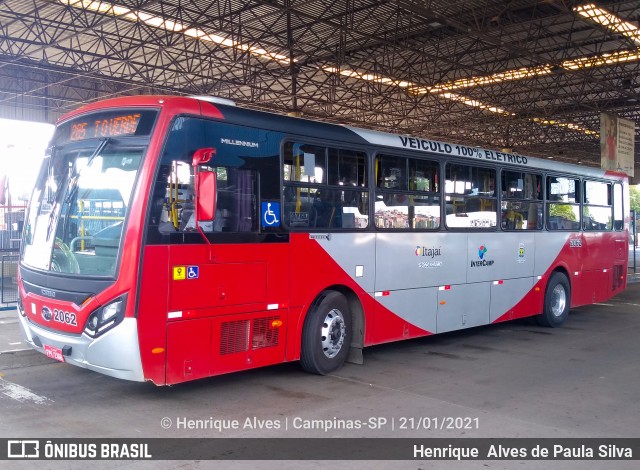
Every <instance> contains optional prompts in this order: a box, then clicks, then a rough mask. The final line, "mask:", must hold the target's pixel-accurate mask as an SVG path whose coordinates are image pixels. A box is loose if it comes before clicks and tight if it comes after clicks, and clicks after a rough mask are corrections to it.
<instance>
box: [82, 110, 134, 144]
mask: <svg viewBox="0 0 640 470" xmlns="http://www.w3.org/2000/svg"><path fill="white" fill-rule="evenodd" d="M141 116H142V115H141V114H140V113H127V114H119V115H116V116H100V115H99V116H96V117H95V118H93V119H85V120H81V121H76V122H74V123H73V124H71V135H70V139H69V140H71V141H75V140H84V139H90V138H92V137H117V136H121V135H134V134H135V133H136V129H137V128H138V124H140V118H141Z"/></svg>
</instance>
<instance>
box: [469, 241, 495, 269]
mask: <svg viewBox="0 0 640 470" xmlns="http://www.w3.org/2000/svg"><path fill="white" fill-rule="evenodd" d="M486 254H487V247H486V246H485V245H480V248H478V258H480V261H472V262H471V267H472V268H479V267H483V266H491V265H492V264H493V263H494V260H492V259H491V260H489V259H486V258H485V257H484V256H485V255H486Z"/></svg>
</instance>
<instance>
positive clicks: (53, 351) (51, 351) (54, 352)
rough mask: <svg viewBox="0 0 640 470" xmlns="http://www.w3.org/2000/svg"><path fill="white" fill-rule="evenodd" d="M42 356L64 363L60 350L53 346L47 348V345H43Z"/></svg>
mask: <svg viewBox="0 0 640 470" xmlns="http://www.w3.org/2000/svg"><path fill="white" fill-rule="evenodd" d="M44 354H45V356H47V357H49V358H51V359H55V360H56V361H60V362H64V356H63V355H62V349H60V348H56V347H54V346H49V345H48V344H45V345H44Z"/></svg>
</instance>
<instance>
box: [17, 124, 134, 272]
mask: <svg viewBox="0 0 640 470" xmlns="http://www.w3.org/2000/svg"><path fill="white" fill-rule="evenodd" d="M143 153H144V147H141V146H135V147H134V146H126V147H125V146H122V145H116V144H115V141H113V140H112V139H111V138H109V137H103V138H92V139H87V140H84V141H82V142H77V143H71V144H68V145H64V146H62V147H60V148H56V147H53V149H52V151H51V154H50V155H48V156H47V157H45V159H44V161H43V165H42V168H41V171H40V174H39V176H38V180H37V182H36V186H35V189H34V192H33V194H32V195H31V202H30V206H29V211H28V215H27V220H26V224H25V228H24V232H23V241H22V246H23V248H22V255H21V260H22V263H23V264H24V265H25V266H28V267H31V268H34V269H38V270H45V271H54V272H59V273H65V274H76V275H82V276H87V275H88V276H110V277H113V276H114V275H115V270H116V265H117V260H118V254H119V252H120V247H121V243H122V229H123V225H124V221H125V219H126V216H127V210H128V208H129V203H130V200H131V193H132V191H133V186H134V183H135V180H136V176H137V174H138V170H139V168H140V163H141V161H142V156H143Z"/></svg>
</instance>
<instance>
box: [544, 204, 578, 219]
mask: <svg viewBox="0 0 640 470" xmlns="http://www.w3.org/2000/svg"><path fill="white" fill-rule="evenodd" d="M549 215H550V216H555V217H564V218H565V219H567V220H571V221H573V222H575V221H576V220H578V218H577V217H576V214H575V212H573V206H572V205H570V204H550V205H549Z"/></svg>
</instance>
